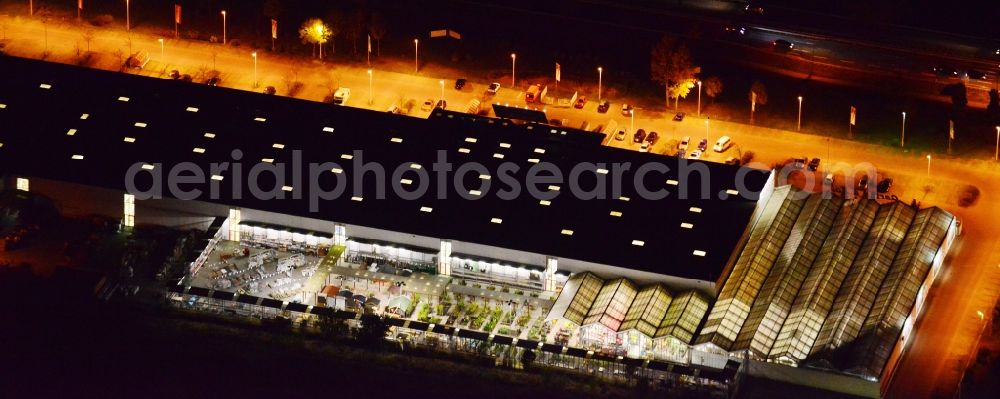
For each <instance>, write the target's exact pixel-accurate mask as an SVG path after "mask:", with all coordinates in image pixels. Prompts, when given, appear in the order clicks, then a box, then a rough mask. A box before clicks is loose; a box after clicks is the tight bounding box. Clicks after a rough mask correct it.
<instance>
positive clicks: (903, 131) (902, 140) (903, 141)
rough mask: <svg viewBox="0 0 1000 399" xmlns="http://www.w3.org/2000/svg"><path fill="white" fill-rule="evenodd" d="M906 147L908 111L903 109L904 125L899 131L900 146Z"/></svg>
mask: <svg viewBox="0 0 1000 399" xmlns="http://www.w3.org/2000/svg"><path fill="white" fill-rule="evenodd" d="M903 147H906V111H903V127H902V129H900V131H899V148H903Z"/></svg>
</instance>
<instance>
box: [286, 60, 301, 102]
mask: <svg viewBox="0 0 1000 399" xmlns="http://www.w3.org/2000/svg"><path fill="white" fill-rule="evenodd" d="M281 81H282V83H284V84H285V92H286V93H287V95H288V96H289V97H295V94H296V93H297V92H298V89H299V87H301V85H302V83H299V67H298V66H293V67H291V68H288V69H286V70H285V73H284V75H282V76H281Z"/></svg>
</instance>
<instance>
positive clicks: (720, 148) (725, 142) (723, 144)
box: [712, 136, 733, 152]
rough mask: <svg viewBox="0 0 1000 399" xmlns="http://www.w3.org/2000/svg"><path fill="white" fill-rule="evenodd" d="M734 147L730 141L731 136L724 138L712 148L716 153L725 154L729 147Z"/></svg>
mask: <svg viewBox="0 0 1000 399" xmlns="http://www.w3.org/2000/svg"><path fill="white" fill-rule="evenodd" d="M732 146H733V140H732V139H730V138H729V136H722V137H719V139H718V140H716V141H715V145H713V146H712V150H714V151H715V152H724V151H726V150H728V149H729V147H732Z"/></svg>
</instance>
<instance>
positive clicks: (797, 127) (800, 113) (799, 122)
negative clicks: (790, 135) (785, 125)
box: [795, 96, 802, 132]
mask: <svg viewBox="0 0 1000 399" xmlns="http://www.w3.org/2000/svg"><path fill="white" fill-rule="evenodd" d="M795 131H797V132H798V131H802V96H799V121H798V123H797V124H796V125H795Z"/></svg>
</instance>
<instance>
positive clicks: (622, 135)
mask: <svg viewBox="0 0 1000 399" xmlns="http://www.w3.org/2000/svg"><path fill="white" fill-rule="evenodd" d="M615 140H618V141H623V140H625V131H624V130H619V131H618V133H615Z"/></svg>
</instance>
